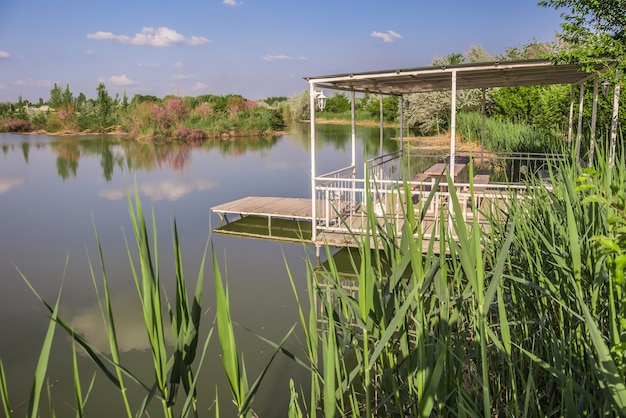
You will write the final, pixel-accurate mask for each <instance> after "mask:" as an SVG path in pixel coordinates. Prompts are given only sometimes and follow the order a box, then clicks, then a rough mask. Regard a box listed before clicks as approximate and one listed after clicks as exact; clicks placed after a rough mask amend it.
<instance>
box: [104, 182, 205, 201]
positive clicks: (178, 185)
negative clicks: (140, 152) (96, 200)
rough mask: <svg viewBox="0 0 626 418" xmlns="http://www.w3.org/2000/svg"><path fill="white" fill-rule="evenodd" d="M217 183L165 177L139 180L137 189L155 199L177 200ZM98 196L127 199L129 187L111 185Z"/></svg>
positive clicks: (110, 198)
mask: <svg viewBox="0 0 626 418" xmlns="http://www.w3.org/2000/svg"><path fill="white" fill-rule="evenodd" d="M216 184H217V182H216V181H214V180H203V179H196V180H193V179H190V180H183V179H165V180H160V181H154V182H139V183H137V190H138V191H139V192H140V193H141V194H143V195H145V196H148V197H149V198H150V199H151V200H153V201H158V200H169V201H175V200H177V199H180V198H181V197H183V196H185V195H186V194H188V193H189V192H192V191H194V190H198V191H201V190H209V189H212V188H213V187H215V185H216ZM98 196H100V197H102V198H104V199H108V200H120V199H126V198H127V196H128V188H126V187H111V188H107V189H103V190H100V191H99V192H98Z"/></svg>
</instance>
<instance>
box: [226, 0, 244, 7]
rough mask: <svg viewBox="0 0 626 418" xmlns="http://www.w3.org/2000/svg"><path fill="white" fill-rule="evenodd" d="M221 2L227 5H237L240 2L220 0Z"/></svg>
mask: <svg viewBox="0 0 626 418" xmlns="http://www.w3.org/2000/svg"><path fill="white" fill-rule="evenodd" d="M222 4H225V5H227V6H239V5H240V4H241V2H238V1H237V0H222Z"/></svg>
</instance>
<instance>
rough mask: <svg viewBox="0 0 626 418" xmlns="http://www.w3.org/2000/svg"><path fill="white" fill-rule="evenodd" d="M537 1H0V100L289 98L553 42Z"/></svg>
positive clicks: (555, 26)
mask: <svg viewBox="0 0 626 418" xmlns="http://www.w3.org/2000/svg"><path fill="white" fill-rule="evenodd" d="M560 23H561V18H560V16H559V12H557V11H555V10H552V9H546V8H543V7H540V6H537V0H471V1H470V0H428V1H424V0H391V1H389V0H388V1H374V0H316V1H303V0H272V1H269V0H265V1H261V0H203V1H200V0H176V1H174V0H170V1H168V2H161V1H154V0H152V1H146V0H138V1H135V0H125V1H119V0H109V1H95V0H47V1H42V0H0V101H11V102H15V101H17V98H18V96H19V95H20V94H21V95H22V96H23V97H24V98H25V99H29V100H31V101H37V100H38V99H39V98H40V97H41V98H43V99H44V100H47V99H48V98H49V96H50V89H51V87H52V86H53V84H54V83H58V84H59V85H61V86H63V87H65V85H66V84H69V85H70V90H71V91H72V92H73V93H74V95H75V96H76V95H78V93H80V92H83V93H85V95H87V97H94V96H95V94H96V88H97V86H98V83H99V82H100V81H103V82H104V83H105V84H106V86H107V89H108V91H109V93H110V94H111V95H114V94H116V93H119V94H120V95H121V94H122V93H123V92H124V90H125V91H126V92H127V95H128V97H129V98H132V96H133V95H134V94H137V93H139V94H152V95H155V96H158V97H163V96H164V95H166V94H177V95H182V96H187V95H189V96H197V95H200V94H219V95H222V94H228V93H233V94H241V95H243V96H245V97H246V98H248V99H263V98H266V97H269V96H292V95H293V94H295V93H299V92H301V91H302V90H304V89H306V88H308V85H307V84H306V82H305V81H304V79H303V78H304V77H307V76H319V75H326V74H338V73H348V72H359V71H369V70H386V69H394V68H407V67H420V66H424V65H428V64H429V63H430V62H431V60H432V59H433V57H434V56H445V55H448V54H449V53H452V52H456V53H463V52H465V51H466V50H467V49H468V48H469V47H470V46H471V45H472V44H477V45H482V46H483V47H484V48H485V49H486V50H487V51H488V52H489V53H491V54H501V53H504V51H505V49H506V48H507V47H513V46H520V45H523V44H525V43H528V42H530V41H533V40H537V41H546V42H548V41H552V40H553V39H554V36H555V34H556V33H557V32H558V31H559V29H560V27H559V24H560Z"/></svg>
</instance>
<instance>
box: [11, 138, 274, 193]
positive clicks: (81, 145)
mask: <svg viewBox="0 0 626 418" xmlns="http://www.w3.org/2000/svg"><path fill="white" fill-rule="evenodd" d="M6 138H9V140H8V141H7V140H6ZM43 138H46V139H48V140H47V141H45V140H43V141H42V139H43ZM0 140H5V141H7V142H3V143H2V144H0V147H1V148H2V152H3V153H4V155H5V157H8V156H9V154H11V153H12V152H19V151H21V153H22V157H23V160H24V162H25V163H26V164H28V163H29V156H30V150H31V147H32V146H33V145H35V146H36V147H37V149H40V148H46V147H49V148H50V150H52V151H53V152H54V153H55V154H56V168H57V174H58V175H59V177H61V178H62V179H63V180H68V179H70V178H75V177H77V176H78V168H79V162H80V159H81V157H93V156H97V157H99V159H100V167H101V168H102V177H103V178H104V179H105V180H106V181H107V182H110V181H111V180H112V178H113V174H114V171H115V169H116V168H117V169H118V170H120V171H121V172H124V171H128V172H130V171H137V170H140V171H147V172H150V171H154V170H158V169H163V168H166V169H170V170H174V171H178V172H184V171H185V170H187V169H189V167H190V165H191V159H192V154H193V152H194V151H202V150H205V151H212V150H218V151H219V153H220V154H221V155H225V156H229V157H242V156H244V155H245V154H246V153H248V152H258V151H260V150H261V151H262V150H269V149H271V148H272V147H274V146H275V145H276V144H277V143H278V140H279V137H276V136H272V137H261V138H237V139H236V140H216V141H207V142H205V143H204V144H168V143H160V144H151V143H140V142H137V141H134V140H130V139H127V138H120V137H117V138H116V137H111V136H92V137H85V136H63V137H48V136H46V137H41V138H37V137H35V136H27V135H3V137H2V138H0Z"/></svg>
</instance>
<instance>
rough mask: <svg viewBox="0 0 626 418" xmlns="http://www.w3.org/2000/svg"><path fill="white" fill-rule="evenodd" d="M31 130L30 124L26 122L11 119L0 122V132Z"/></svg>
mask: <svg viewBox="0 0 626 418" xmlns="http://www.w3.org/2000/svg"><path fill="white" fill-rule="evenodd" d="M31 130H32V127H31V124H30V122H28V121H26V120H22V119H12V118H7V119H3V120H0V132H29V131H31Z"/></svg>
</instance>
